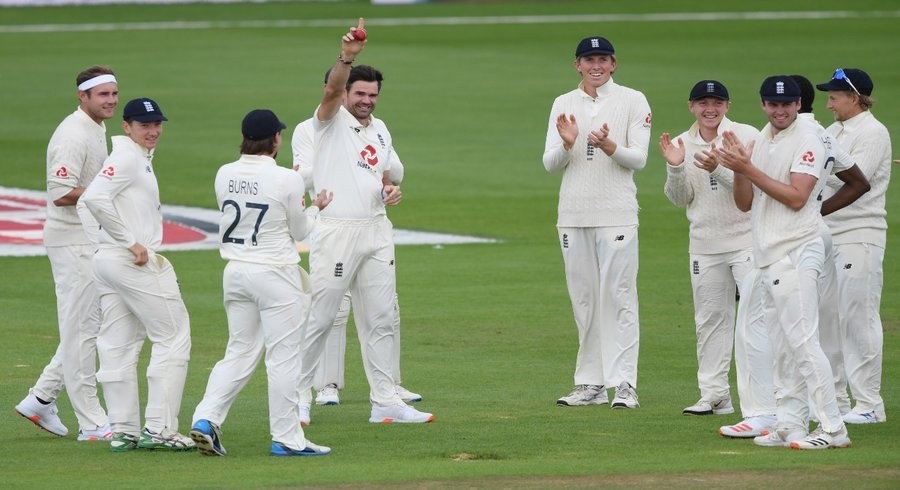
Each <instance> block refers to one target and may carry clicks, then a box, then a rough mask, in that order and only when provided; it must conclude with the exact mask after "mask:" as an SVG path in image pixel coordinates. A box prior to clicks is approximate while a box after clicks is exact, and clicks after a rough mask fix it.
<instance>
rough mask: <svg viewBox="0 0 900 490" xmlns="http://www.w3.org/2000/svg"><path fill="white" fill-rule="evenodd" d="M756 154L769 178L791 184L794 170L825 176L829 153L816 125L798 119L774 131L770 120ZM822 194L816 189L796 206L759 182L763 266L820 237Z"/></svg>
mask: <svg viewBox="0 0 900 490" xmlns="http://www.w3.org/2000/svg"><path fill="white" fill-rule="evenodd" d="M751 159H752V161H753V164H754V165H756V166H757V167H758V168H759V169H760V170H762V171H763V172H765V173H766V174H767V175H768V176H769V177H771V178H773V179H775V180H777V181H779V182H782V183H784V184H789V183H790V181H791V174H792V173H803V174H808V175H812V176H814V177H816V178H817V179H819V180H821V179H822V178H824V169H825V161H826V159H827V154H826V152H825V147H824V146H823V145H822V140H821V139H820V138H819V136H818V135H817V134H816V131H815V129H814V128H813V127H812V126H811V125H809V124H804V123H802V122H798V121H796V120H795V121H794V122H793V123H792V124H791V125H790V126H788V127H787V128H785V129H783V130H782V131H780V132H779V133H778V134H777V135H774V136H772V125H771V124H767V125H766V127H764V128H763V130H762V132H761V134H760V136H759V138H757V140H756V146H755V147H754V148H753V155H752V156H751ZM816 197H817V196H816V194H815V193H814V192H811V193H810V195H809V198H808V199H807V201H806V204H805V205H804V206H803V207H802V208H800V210H798V211H794V210H792V209H791V208H789V207H787V206H785V205H784V204H782V203H780V202H778V201H777V200H776V199H775V198H773V197H771V196H769V195H768V194H766V193H764V192H762V191H761V190H760V189H759V188H757V187H755V186H754V188H753V204H752V208H751V210H750V217H751V220H752V225H753V255H754V259H755V261H756V266H757V267H767V266H769V265H772V264H773V263H775V262H777V261H778V260H780V259H782V258H783V257H786V256H787V254H788V253H790V251H791V250H794V249H795V248H797V247H799V246H800V245H803V244H804V243H806V242H808V241H810V240H812V239H814V238H816V237H818V236H820V233H819V230H820V229H819V223H820V220H821V214H820V209H821V205H820V204H819V202H818V200H817V199H816Z"/></svg>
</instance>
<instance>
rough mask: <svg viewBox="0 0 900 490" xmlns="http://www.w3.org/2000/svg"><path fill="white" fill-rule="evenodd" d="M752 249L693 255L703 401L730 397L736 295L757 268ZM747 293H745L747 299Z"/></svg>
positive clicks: (698, 359)
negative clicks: (729, 375)
mask: <svg viewBox="0 0 900 490" xmlns="http://www.w3.org/2000/svg"><path fill="white" fill-rule="evenodd" d="M752 256H753V251H752V250H751V249H749V248H747V249H743V250H736V251H733V252H726V253H720V254H692V255H691V263H690V266H691V288H692V289H693V292H694V324H695V326H696V332H697V385H698V386H699V388H700V398H701V399H703V400H708V401H711V402H712V401H716V400H721V399H723V398H729V397H730V396H731V395H730V389H729V384H728V371H729V370H730V369H731V353H732V346H734V322H735V312H734V308H735V292H736V291H738V290H739V286H742V285H743V282H744V278H745V277H746V276H747V274H748V273H749V272H750V270H751V269H752V268H753V259H752ZM743 294H744V292H743V291H741V296H742V297H743Z"/></svg>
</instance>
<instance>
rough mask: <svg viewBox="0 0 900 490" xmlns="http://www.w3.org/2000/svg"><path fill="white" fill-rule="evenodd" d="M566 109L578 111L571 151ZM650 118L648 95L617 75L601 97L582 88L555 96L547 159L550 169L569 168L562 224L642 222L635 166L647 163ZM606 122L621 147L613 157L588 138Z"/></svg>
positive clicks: (562, 200)
mask: <svg viewBox="0 0 900 490" xmlns="http://www.w3.org/2000/svg"><path fill="white" fill-rule="evenodd" d="M560 114H567V115H570V114H571V115H574V116H575V121H576V123H577V124H578V137H577V138H576V140H575V144H574V146H573V147H572V148H571V149H570V150H569V151H566V150H565V149H564V148H563V141H562V138H561V137H560V136H559V132H558V131H557V129H556V119H557V117H558V116H559V115H560ZM650 119H651V115H650V105H649V104H648V103H647V99H646V98H645V97H644V94H642V93H640V92H638V91H636V90H633V89H630V88H628V87H623V86H621V85H618V84H616V83H615V82H613V81H612V80H609V81H608V82H607V83H605V84H603V85H602V86H601V87H600V88H598V89H597V97H596V98H592V97H591V96H590V95H588V94H587V93H586V92H584V90H582V89H581V88H577V89H575V90H573V91H571V92H568V93H566V94H563V95H561V96H559V97H557V98H556V100H554V101H553V107H552V109H551V111H550V120H549V123H548V126H547V139H546V144H545V149H544V158H543V160H544V168H545V169H546V170H547V171H548V172H557V171H563V177H562V183H561V185H560V190H559V207H558V212H559V217H558V220H557V226H560V227H596V226H626V225H637V224H638V203H637V188H636V187H635V184H634V171H635V170H637V169H641V168H643V167H644V165H645V164H646V162H647V148H648V146H649V143H650ZM603 123H606V124H607V125H608V126H609V138H610V139H611V140H613V141H615V142H616V144H617V146H618V148H617V149H616V151H615V153H613V155H612V156H611V157H610V156H607V155H606V154H605V153H603V151H602V150H600V149H599V148H594V147H593V146H591V145H589V144H588V142H587V138H588V134H589V133H590V131H592V130H597V129H600V127H601V126H602V125H603Z"/></svg>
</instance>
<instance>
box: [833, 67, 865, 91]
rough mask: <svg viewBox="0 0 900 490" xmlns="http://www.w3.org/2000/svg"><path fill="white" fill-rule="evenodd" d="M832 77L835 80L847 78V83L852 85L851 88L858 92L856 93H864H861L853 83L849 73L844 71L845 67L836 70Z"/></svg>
mask: <svg viewBox="0 0 900 490" xmlns="http://www.w3.org/2000/svg"><path fill="white" fill-rule="evenodd" d="M831 78H833V79H835V80H846V81H847V84H849V85H850V88H852V89H853V91H854V92H856V95H862V94H860V93H859V90H856V87H855V86H854V85H853V82H851V81H850V77H848V76H847V74H846V73H844V69H843V68H838V69H837V70H834V76H832V77H831Z"/></svg>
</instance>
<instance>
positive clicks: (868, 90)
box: [816, 68, 875, 95]
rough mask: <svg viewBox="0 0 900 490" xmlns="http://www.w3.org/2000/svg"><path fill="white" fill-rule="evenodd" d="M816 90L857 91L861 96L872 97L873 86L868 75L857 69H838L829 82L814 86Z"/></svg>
mask: <svg viewBox="0 0 900 490" xmlns="http://www.w3.org/2000/svg"><path fill="white" fill-rule="evenodd" d="M848 80H849V83H848ZM851 84H852V85H851ZM854 87H855V89H854ZM816 88H817V89H819V90H823V91H826V92H827V91H829V90H847V91H850V92H856V91H857V90H858V91H859V93H860V94H862V95H872V89H873V88H875V86H874V84H873V83H872V79H871V78H869V74H868V73H866V72H864V71H862V70H860V69H859V68H843V69H841V68H838V69H837V70H835V71H834V75H832V77H831V80H829V81H827V82H825V83H820V84H818V85H816Z"/></svg>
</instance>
